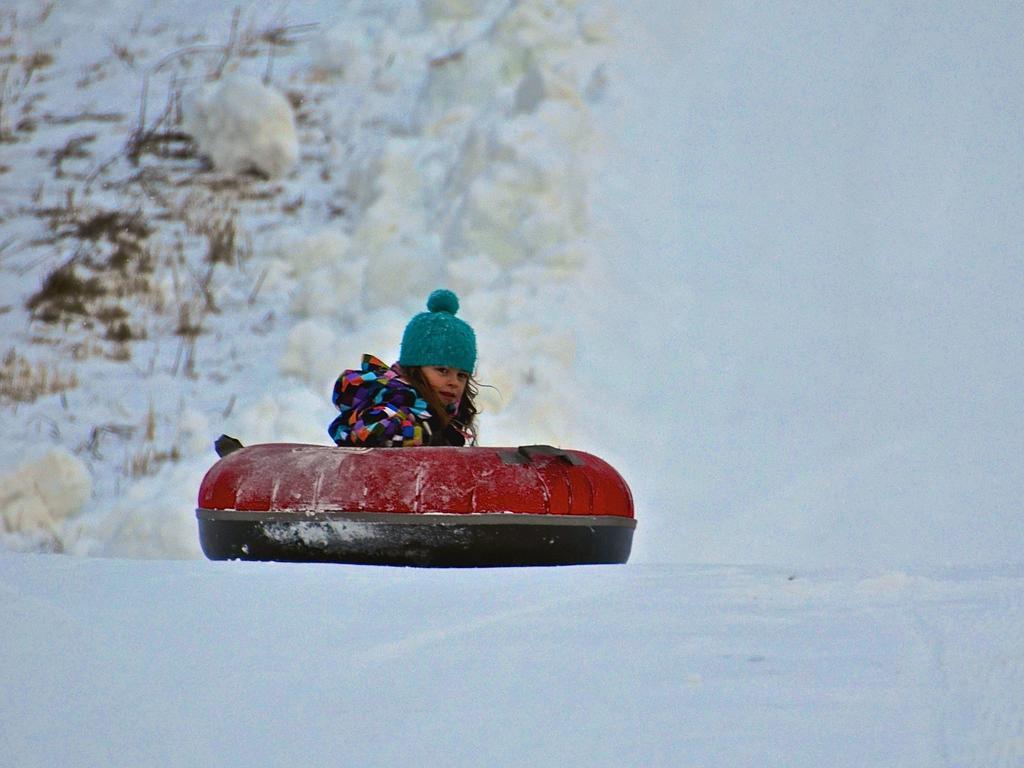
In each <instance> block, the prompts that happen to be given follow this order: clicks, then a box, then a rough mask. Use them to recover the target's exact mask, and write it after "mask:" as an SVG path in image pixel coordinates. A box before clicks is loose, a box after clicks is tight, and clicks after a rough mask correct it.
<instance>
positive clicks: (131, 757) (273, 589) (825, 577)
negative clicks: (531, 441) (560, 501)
mask: <svg viewBox="0 0 1024 768" xmlns="http://www.w3.org/2000/svg"><path fill="white" fill-rule="evenodd" d="M1022 587H1024V573H1021V571H1020V570H1019V569H1017V570H1016V571H1011V570H1003V571H996V570H987V571H981V570H978V571H974V572H965V571H959V572H947V573H937V574H932V575H928V576H925V575H916V576H915V575H908V574H906V573H898V572H892V573H876V574H866V573H856V572H849V573H845V574H838V573H830V574H817V575H795V574H793V573H791V572H787V571H779V570H773V569H763V568H760V569H758V568H726V567H711V566H638V565H629V566H625V567H621V568H620V567H611V566H598V567H588V568H563V569H533V570H529V569H506V570H502V569H498V570H491V571H479V570H478V571H443V570H442V571H425V570H416V569H387V568H360V567H356V566H338V567H318V566H296V565H279V564H250V563H207V562H203V561H197V562H192V563H182V562H132V561H124V560H113V559H108V560H92V559H88V558H58V557H54V556H39V555H12V554H8V555H4V556H0V607H2V608H3V611H4V616H5V620H4V621H3V622H0V647H2V648H3V649H4V650H3V653H0V688H2V689H3V691H4V696H3V697H0V735H2V736H3V740H4V749H5V755H6V756H7V758H8V759H9V760H10V761H11V764H12V765H18V766H22V768H32V767H34V766H58V765H60V766H65V765H66V766H79V765H81V766H86V765H106V766H131V765H163V766H200V765H218V766H251V765H266V766H290V765H295V764H296V763H301V764H302V765H304V766H334V765H366V766H389V765H423V766H442V765H443V766H478V765H489V766H521V765H537V766H544V767H545V768H546V767H547V766H552V767H553V766H564V765H586V766H622V765H643V766H658V767H661V766H664V768H674V766H679V765H694V766H730V767H746V766H750V767H751V768H753V766H772V767H775V766H778V768H783V767H785V768H802V767H803V766H807V767H808V768H818V767H819V766H821V765H824V764H827V765H834V766H837V768H838V767H844V768H845V767H847V766H848V767H849V768H864V766H900V767H901V768H944V767H946V766H948V767H949V768H953V767H954V766H955V767H956V768H966V767H967V766H978V767H979V768H981V767H982V766H984V768H1013V767H1015V766H1019V765H1020V764H1021V760H1022V759H1024V745H1022V744H1021V742H1020V732H1021V731H1020V724H1021V713H1022V712H1024V657H1022V655H1021V648H1020V643H1019V639H1020V637H1021V634H1022V632H1024V606H1022V604H1021V600H1020V595H1021V594H1022Z"/></svg>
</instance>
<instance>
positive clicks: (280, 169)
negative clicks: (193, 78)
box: [182, 74, 299, 178]
mask: <svg viewBox="0 0 1024 768" xmlns="http://www.w3.org/2000/svg"><path fill="white" fill-rule="evenodd" d="M182 121H183V128H184V130H185V132H186V133H188V134H190V135H191V136H192V138H193V139H194V140H195V142H196V144H197V145H198V147H199V151H200V152H201V153H202V154H204V155H206V156H207V157H209V158H210V161H211V162H212V163H213V165H214V167H215V168H217V169H218V170H222V171H226V172H229V173H245V172H248V171H253V170H255V171H258V172H260V173H263V174H265V175H267V176H269V177H271V178H275V177H278V176H283V175H285V174H286V173H288V172H289V171H290V170H291V169H292V168H293V167H294V166H295V162H296V160H297V159H298V156H299V144H298V138H297V137H296V133H295V117H294V114H293V111H292V107H291V104H289V103H288V100H287V99H286V98H285V97H284V96H283V95H282V94H281V93H280V92H279V91H277V90H275V89H274V88H271V87H269V86H266V85H264V84H263V83H262V82H260V81H259V80H258V79H256V78H254V77H250V76H248V75H241V74H232V75H228V76H226V77H225V78H224V79H222V80H218V81H217V82H214V83H208V84H206V85H204V86H202V87H201V88H199V89H198V90H197V91H195V92H194V93H192V94H191V95H190V97H189V98H187V99H186V100H185V102H184V104H183V105H182Z"/></svg>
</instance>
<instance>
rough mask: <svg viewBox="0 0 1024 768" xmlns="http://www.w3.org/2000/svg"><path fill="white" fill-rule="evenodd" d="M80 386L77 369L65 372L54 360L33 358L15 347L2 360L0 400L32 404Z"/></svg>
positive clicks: (0, 364)
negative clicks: (27, 356)
mask: <svg viewBox="0 0 1024 768" xmlns="http://www.w3.org/2000/svg"><path fill="white" fill-rule="evenodd" d="M77 386H78V378H77V376H75V373H74V371H72V372H70V373H65V372H64V371H62V370H60V369H59V368H57V367H56V366H55V365H53V364H52V363H48V362H44V361H35V362H33V361H31V360H29V359H28V358H26V357H24V356H23V355H21V354H19V353H18V351H17V350H16V349H14V348H11V349H9V350H8V351H7V353H6V354H5V355H4V357H3V360H2V361H0V402H3V403H31V402H34V401H35V400H37V399H39V398H40V397H45V396H47V395H54V394H58V393H61V392H65V391H67V390H69V389H73V388H74V387H77Z"/></svg>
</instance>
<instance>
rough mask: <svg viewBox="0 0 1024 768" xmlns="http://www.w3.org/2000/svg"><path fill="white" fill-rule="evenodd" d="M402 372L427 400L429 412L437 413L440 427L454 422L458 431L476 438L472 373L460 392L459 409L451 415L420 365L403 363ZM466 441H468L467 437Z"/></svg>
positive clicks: (475, 388) (442, 427) (475, 385)
mask: <svg viewBox="0 0 1024 768" xmlns="http://www.w3.org/2000/svg"><path fill="white" fill-rule="evenodd" d="M402 373H403V374H405V379H406V380H407V381H408V382H409V383H410V384H412V385H413V386H414V387H415V388H416V391H417V392H419V393H420V395H422V396H423V399H424V400H426V401H427V405H428V406H430V412H431V413H433V414H436V415H437V417H438V419H439V420H440V422H441V429H444V428H445V427H447V426H448V424H449V423H454V424H455V426H456V427H458V428H459V430H460V431H462V432H467V433H469V435H470V436H471V437H472V438H473V440H475V439H476V415H477V413H479V411H478V410H477V407H476V396H477V391H478V389H477V382H476V379H474V378H473V376H472V375H470V377H469V379H468V380H467V381H466V389H465V391H464V392H463V393H462V399H461V400H459V409H458V410H457V411H456V412H455V414H454V415H451V414H449V413H448V409H447V408H446V407H445V405H444V403H442V402H441V398H439V397H438V396H437V393H436V392H435V391H434V388H433V387H432V386H430V382H428V381H427V377H426V376H424V375H423V367H422V366H419V365H403V366H402ZM438 431H440V430H438ZM468 442H470V441H469V440H468V439H467V443H468Z"/></svg>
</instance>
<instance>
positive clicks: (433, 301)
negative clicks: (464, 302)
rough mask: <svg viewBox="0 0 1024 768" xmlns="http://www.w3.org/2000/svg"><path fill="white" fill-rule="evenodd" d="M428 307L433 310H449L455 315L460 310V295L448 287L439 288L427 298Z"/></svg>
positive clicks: (449, 312)
mask: <svg viewBox="0 0 1024 768" xmlns="http://www.w3.org/2000/svg"><path fill="white" fill-rule="evenodd" d="M427 309H429V310H430V311H431V312H447V313H448V314H449V315H454V314H455V313H456V312H458V311H459V297H458V296H456V295H455V294H454V293H452V292H451V291H449V290H448V289H447V288H438V289H437V290H436V291H434V292H433V293H432V294H430V297H429V298H428V299H427Z"/></svg>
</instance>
